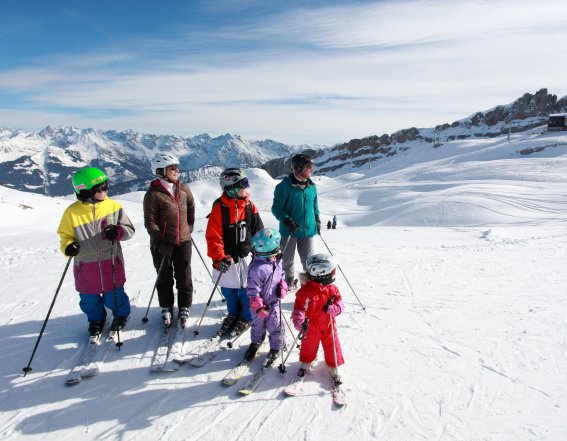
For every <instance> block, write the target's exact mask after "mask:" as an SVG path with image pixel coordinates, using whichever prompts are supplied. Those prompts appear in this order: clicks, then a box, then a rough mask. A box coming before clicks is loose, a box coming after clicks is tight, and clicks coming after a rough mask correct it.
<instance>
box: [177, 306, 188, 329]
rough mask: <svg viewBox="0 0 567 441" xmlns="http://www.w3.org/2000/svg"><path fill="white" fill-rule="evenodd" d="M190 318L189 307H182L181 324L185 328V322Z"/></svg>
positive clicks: (180, 313) (180, 310)
mask: <svg viewBox="0 0 567 441" xmlns="http://www.w3.org/2000/svg"><path fill="white" fill-rule="evenodd" d="M188 318H189V308H187V307H185V306H184V307H182V308H179V325H180V326H181V327H182V328H184V327H185V323H187V319H188Z"/></svg>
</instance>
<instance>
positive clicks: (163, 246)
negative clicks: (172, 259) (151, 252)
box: [157, 240, 174, 256]
mask: <svg viewBox="0 0 567 441" xmlns="http://www.w3.org/2000/svg"><path fill="white" fill-rule="evenodd" d="M173 248H174V246H173V245H171V244H170V243H169V242H168V241H167V240H160V241H159V242H158V244H157V249H158V251H159V252H160V254H161V255H162V256H171V254H172V253H173Z"/></svg>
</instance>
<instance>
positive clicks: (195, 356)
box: [187, 335, 223, 367]
mask: <svg viewBox="0 0 567 441" xmlns="http://www.w3.org/2000/svg"><path fill="white" fill-rule="evenodd" d="M222 341H223V336H222V335H215V336H214V337H211V338H210V339H208V340H206V341H204V342H203V343H201V344H200V345H199V346H197V347H196V348H195V349H194V350H193V351H192V353H191V355H190V357H189V358H188V360H187V363H189V364H190V365H191V366H194V367H203V366H205V365H206V364H207V363H208V362H209V361H211V360H212V359H213V358H215V357H216V356H217V355H218V352H219V351H218V350H219V349H221V348H222V346H221V344H222Z"/></svg>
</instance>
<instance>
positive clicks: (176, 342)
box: [162, 320, 185, 372]
mask: <svg viewBox="0 0 567 441" xmlns="http://www.w3.org/2000/svg"><path fill="white" fill-rule="evenodd" d="M184 341H185V327H183V326H182V325H181V321H180V320H177V330H176V332H175V338H174V339H173V344H172V345H171V349H170V350H169V354H168V356H167V360H166V362H165V364H164V366H163V369H162V371H164V372H174V371H176V370H178V369H179V364H180V363H184V362H185V360H183V354H182V350H183V343H184Z"/></svg>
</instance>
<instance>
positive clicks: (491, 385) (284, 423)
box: [0, 135, 567, 441]
mask: <svg viewBox="0 0 567 441" xmlns="http://www.w3.org/2000/svg"><path fill="white" fill-rule="evenodd" d="M545 136H547V137H545ZM566 140H567V137H566V136H565V135H542V136H540V137H538V138H537V139H534V140H533V142H532V145H534V146H535V145H536V144H537V143H539V144H540V145H548V146H550V147H549V148H545V149H543V150H541V151H540V152H538V153H533V154H531V155H518V154H514V152H517V150H518V148H519V147H518V146H517V145H516V146H515V145H514V143H513V142H512V143H509V142H508V141H507V140H506V138H496V139H492V140H478V142H474V141H471V140H467V141H466V142H465V141H463V142H457V141H456V142H453V143H448V144H445V145H444V146H442V147H441V148H439V149H436V150H429V151H428V152H426V151H423V152H421V153H419V152H417V153H416V152H414V153H412V154H411V155H408V156H407V157H401V158H397V159H396V161H395V162H394V161H390V162H387V163H385V164H384V165H382V166H377V167H376V168H373V169H371V170H365V171H357V172H353V173H350V174H346V175H343V176H339V177H335V178H328V177H320V178H316V183H317V185H318V190H319V205H320V209H321V212H322V215H321V218H322V221H323V224H324V225H326V222H327V220H328V219H330V218H331V217H332V216H333V215H335V214H336V215H337V219H338V227H337V229H336V230H327V229H324V230H323V231H322V237H321V238H315V245H316V250H317V251H318V252H327V246H328V248H329V249H330V250H331V251H332V252H333V254H334V255H335V256H336V257H337V259H338V261H339V264H340V269H341V271H340V272H339V273H338V276H337V284H338V286H339V288H340V289H341V292H342V294H343V296H344V299H345V304H346V311H345V312H344V313H343V314H342V315H341V316H339V317H338V318H337V323H338V331H339V335H340V339H341V342H342V346H343V351H344V356H345V360H346V364H345V365H344V366H342V367H341V374H342V377H343V380H344V386H345V388H346V391H347V394H348V397H349V401H350V402H349V404H348V405H347V406H345V407H343V408H337V407H335V406H334V405H333V403H332V401H331V395H330V383H329V376H328V372H327V368H326V366H325V365H324V362H323V361H321V360H322V357H319V360H320V361H319V362H318V364H317V365H316V366H315V368H314V370H313V372H312V374H311V375H310V376H309V377H308V379H307V381H306V384H305V388H304V393H303V395H302V396H299V397H293V398H292V397H284V396H283V394H282V388H283V387H284V386H285V385H286V384H287V383H288V382H289V381H290V380H291V378H292V377H293V376H294V375H295V372H296V370H297V368H298V366H299V363H298V355H297V351H295V352H294V353H292V355H291V356H290V358H289V361H288V363H287V373H286V374H285V375H282V374H281V373H280V372H278V371H277V370H275V369H274V370H273V372H271V373H270V375H269V377H268V378H267V379H266V380H265V382H264V383H263V384H262V385H261V386H260V388H259V389H258V390H257V391H256V392H254V393H253V394H252V395H250V396H248V397H244V396H240V395H239V393H238V385H236V386H232V387H226V386H224V385H222V384H221V383H220V380H221V379H222V377H223V375H224V374H225V373H226V372H227V371H228V370H229V369H230V368H231V367H232V366H234V365H235V364H236V363H237V362H238V361H239V360H240V359H241V357H242V356H243V354H244V351H245V349H246V347H247V346H248V343H249V337H248V336H247V335H246V336H244V337H242V338H241V339H239V340H238V341H237V344H236V345H235V348H233V349H227V350H225V351H223V352H222V353H221V354H219V356H218V357H217V358H216V359H214V360H213V361H212V362H211V363H209V364H208V365H206V366H205V367H202V368H194V367H190V366H187V365H184V366H182V367H181V368H180V369H179V370H178V371H177V372H175V373H170V374H167V373H161V374H156V373H151V372H150V370H149V365H150V362H151V359H152V356H153V351H154V349H155V348H156V345H157V340H158V330H159V327H160V317H159V308H158V305H157V299H156V298H154V302H153V304H152V305H151V308H150V311H149V319H150V320H149V322H148V323H147V324H143V323H142V320H141V319H142V317H143V316H144V314H145V310H146V307H147V305H148V302H149V299H150V293H151V291H152V287H153V284H154V282H155V270H154V268H153V267H152V264H151V259H150V253H149V249H148V235H147V234H146V232H145V229H144V226H143V214H142V204H141V202H142V198H143V193H141V192H140V193H130V194H127V195H122V196H120V197H118V198H117V199H118V200H119V201H120V202H121V203H122V204H123V205H124V207H125V210H126V212H127V213H128V215H129V216H130V218H131V219H132V220H133V222H134V223H135V226H136V235H135V236H134V238H133V239H132V240H130V241H127V242H124V244H123V247H124V253H125V259H126V269H127V277H128V281H127V283H126V289H127V292H128V293H129V295H130V297H131V299H132V300H133V301H134V300H136V301H137V303H136V305H137V306H136V307H135V308H134V310H133V313H132V317H131V320H130V322H129V323H128V325H127V327H126V328H125V329H124V331H123V332H122V338H123V341H124V345H123V346H122V348H121V350H120V351H118V349H116V350H115V351H113V352H112V353H111V354H110V355H109V357H108V358H107V362H106V363H105V365H104V366H103V369H102V371H101V372H100V374H99V375H98V376H97V377H94V378H92V379H88V380H84V381H83V382H82V383H81V384H79V385H77V386H74V387H68V386H65V384H64V381H65V377H66V375H67V373H68V371H69V369H71V367H72V366H73V364H74V363H75V362H76V360H77V357H78V347H79V345H81V344H83V342H84V340H85V339H86V338H87V322H86V318H85V316H84V315H83V314H82V313H81V312H80V310H79V306H78V295H77V293H76V292H75V290H74V284H73V277H72V274H68V275H67V277H66V278H65V280H64V283H63V285H62V288H61V291H60V293H59V296H58V298H57V300H56V303H55V306H54V308H53V311H52V313H51V318H50V319H49V322H48V324H47V327H46V329H45V333H44V335H43V338H42V340H41V343H40V345H39V348H38V350H37V353H36V355H35V358H34V360H33V362H32V367H33V370H32V372H30V373H29V374H27V376H25V377H24V376H23V373H22V368H23V367H25V366H26V365H27V363H28V360H29V358H30V355H31V352H32V350H33V347H34V344H35V342H36V339H37V337H38V334H39V331H40V329H41V326H42V324H43V321H44V319H45V316H46V314H47V312H48V309H49V306H50V304H51V302H52V300H53V296H54V293H55V289H56V287H57V284H58V282H59V280H60V278H61V275H62V272H63V269H64V267H65V263H66V259H65V258H64V257H63V256H62V255H61V254H60V252H59V249H58V236H57V235H56V228H57V225H58V223H59V220H60V217H61V215H62V213H63V210H64V209H65V207H66V206H67V205H68V204H69V203H70V202H72V199H65V198H48V197H44V196H39V195H35V194H30V193H23V192H17V191H14V190H10V189H7V188H5V187H0V207H1V213H2V216H1V217H0V248H1V253H0V276H1V279H2V281H3V283H2V287H1V293H2V298H3V301H2V303H1V304H0V346H1V347H2V350H3V354H4V356H3V357H2V360H3V361H2V363H1V364H0V391H1V396H2V399H1V400H0V437H1V438H2V439H3V440H16V439H17V440H27V439H41V440H43V441H51V440H53V441H55V440H57V441H63V440H77V439H80V440H83V439H85V440H86V439H93V440H94V439H97V440H185V439H188V440H201V441H204V440H215V441H216V440H223V441H230V440H234V441H236V440H238V441H244V440H252V439H255V440H300V439H302V440H313V441H318V440H322V439H326V440H341V441H348V440H357V441H360V440H366V439H376V440H384V441H409V440H455V441H463V440H510V441H512V440H554V441H562V440H565V439H567V424H566V421H567V343H566V342H567V321H566V317H567V295H566V294H567V291H566V290H567V288H566V287H567V267H566V261H567V173H566V171H567V148H566V147H565V145H566ZM529 141H530V140H527V139H526V140H523V141H522V142H524V145H522V146H521V148H525V147H526V144H527V143H528V142H529ZM248 173H249V175H250V182H251V185H252V187H251V190H252V198H253V200H254V201H255V202H256V203H257V205H258V206H259V208H260V210H261V214H262V217H263V219H264V222H265V223H266V225H267V226H276V221H275V219H274V218H273V216H272V215H271V212H270V208H271V202H272V194H273V189H274V186H275V185H276V184H277V181H275V180H273V179H271V178H270V177H269V176H268V175H267V174H265V172H263V171H261V170H257V169H251V170H248ZM191 188H192V191H193V192H194V195H195V199H196V202H197V222H196V228H195V232H194V239H195V243H196V244H197V247H198V249H199V251H200V252H201V254H202V255H203V256H204V258H205V262H206V264H207V265H208V266H210V259H208V258H207V257H206V244H205V240H204V231H205V227H206V215H207V214H208V212H209V210H210V206H211V203H212V201H213V200H214V199H216V197H218V195H219V190H218V184H217V182H216V181H215V180H209V181H202V182H197V183H194V184H191ZM323 239H324V242H323ZM298 265H299V262H298ZM192 267H193V278H194V285H195V293H194V306H193V309H192V318H191V321H190V323H191V328H190V331H192V330H193V329H194V326H195V324H196V323H197V321H198V320H199V318H200V316H201V314H202V312H203V308H204V307H205V304H206V301H207V299H208V297H209V295H210V294H211V290H212V283H211V281H210V277H209V275H208V274H207V270H206V268H205V266H204V265H203V263H202V262H201V260H200V259H199V256H198V255H197V253H194V255H193V265H192ZM345 276H346V277H347V278H348V281H349V282H350V284H351V285H352V288H354V292H353V290H352V289H351V288H350V286H349V285H348V283H347V280H346V279H345ZM355 293H356V295H355ZM214 299H215V301H214V302H213V304H212V305H211V307H210V308H209V310H208V312H207V313H206V316H205V319H204V322H203V325H202V327H201V332H200V334H199V335H198V336H196V337H193V340H194V343H195V344H197V343H198V342H199V341H202V340H203V339H207V338H209V337H210V336H212V334H213V333H214V332H215V330H216V329H217V327H218V326H219V323H220V320H221V318H222V315H223V313H224V312H225V309H226V308H225V306H224V304H223V303H222V302H221V301H220V298H219V297H218V295H215V297H214ZM293 300H294V298H293V295H290V296H288V297H287V298H286V299H285V300H284V311H285V315H286V316H287V317H288V319H289V315H290V312H291V307H292V304H293ZM361 304H362V305H361ZM362 306H364V308H365V309H363V307H362ZM190 334H192V332H190ZM260 358H262V357H261V356H260ZM260 361H261V360H257V364H255V365H254V368H258V366H259V362H260ZM245 381H246V379H242V380H241V382H242V383H239V384H243V382H245Z"/></svg>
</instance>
